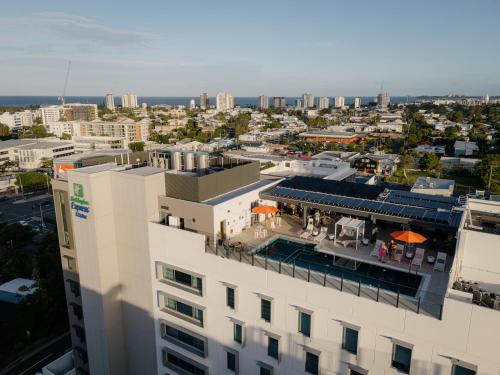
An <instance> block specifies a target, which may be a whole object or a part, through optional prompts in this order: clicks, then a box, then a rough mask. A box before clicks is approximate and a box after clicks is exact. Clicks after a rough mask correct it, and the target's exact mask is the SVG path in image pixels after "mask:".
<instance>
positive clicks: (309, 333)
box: [298, 309, 313, 337]
mask: <svg viewBox="0 0 500 375" xmlns="http://www.w3.org/2000/svg"><path fill="white" fill-rule="evenodd" d="M302 315H307V316H309V328H308V332H304V329H303V327H302ZM312 315H313V314H312V312H311V311H308V310H304V309H298V320H299V321H298V333H301V334H302V335H304V336H305V337H311V335H312Z"/></svg>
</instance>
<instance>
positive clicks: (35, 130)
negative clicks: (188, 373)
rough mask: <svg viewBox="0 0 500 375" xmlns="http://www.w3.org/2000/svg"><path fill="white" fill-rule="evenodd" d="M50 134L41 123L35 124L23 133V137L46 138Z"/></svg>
mask: <svg viewBox="0 0 500 375" xmlns="http://www.w3.org/2000/svg"><path fill="white" fill-rule="evenodd" d="M48 136H49V134H48V133H47V129H45V127H44V126H41V125H33V126H32V127H31V128H30V129H29V131H28V132H26V133H24V134H22V135H21V137H22V138H45V137H48Z"/></svg>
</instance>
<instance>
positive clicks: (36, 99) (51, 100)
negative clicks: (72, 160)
mask: <svg viewBox="0 0 500 375" xmlns="http://www.w3.org/2000/svg"><path fill="white" fill-rule="evenodd" d="M191 99H194V100H195V101H196V104H199V101H200V97H199V96H139V97H138V98H137V100H138V102H139V104H142V103H147V104H149V105H158V104H167V105H173V106H176V105H186V106H187V105H189V101H190V100H191ZM269 99H270V100H269V101H270V104H271V101H272V99H271V97H270V98H269ZM297 99H300V98H299V97H286V100H287V104H289V105H295V101H296V100H297ZM209 100H210V104H211V105H214V104H215V98H213V97H210V98H209ZM373 100H374V97H372V96H370V97H361V102H362V104H367V103H369V102H373ZM345 101H346V104H352V103H353V102H354V97H346V99H345ZM414 101H415V98H414V97H406V96H394V97H391V102H392V103H406V102H409V103H412V102H414ZM317 102H318V97H316V104H317ZM332 102H333V98H332V97H330V103H332ZM66 103H91V104H98V105H99V104H104V96H67V97H66ZM120 103H121V98H120V97H119V96H115V105H120ZM234 103H235V105H237V106H240V107H255V106H257V98H256V97H235V98H234ZM53 104H59V100H58V99H57V96H0V107H28V106H30V105H53Z"/></svg>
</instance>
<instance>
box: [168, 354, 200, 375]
mask: <svg viewBox="0 0 500 375" xmlns="http://www.w3.org/2000/svg"><path fill="white" fill-rule="evenodd" d="M163 364H164V365H165V366H166V367H167V368H169V369H171V370H174V371H176V372H178V373H181V374H188V375H206V374H208V368H207V367H205V366H203V365H202V364H200V363H197V362H195V361H193V360H192V359H190V358H188V357H185V356H183V355H182V354H179V353H177V352H175V351H173V350H172V349H164V350H163Z"/></svg>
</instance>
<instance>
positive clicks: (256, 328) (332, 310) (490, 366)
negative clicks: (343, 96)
mask: <svg viewBox="0 0 500 375" xmlns="http://www.w3.org/2000/svg"><path fill="white" fill-rule="evenodd" d="M149 235H150V246H151V249H150V253H151V264H150V265H151V274H152V275H154V262H155V261H162V262H165V263H169V264H174V265H176V266H178V267H181V268H183V269H186V270H191V271H193V272H196V273H199V274H202V275H205V285H204V288H205V291H206V293H205V296H203V297H201V296H197V295H193V294H191V293H189V292H186V291H183V290H180V289H178V288H175V287H171V286H168V285H166V284H164V283H160V282H157V281H155V280H153V290H152V293H151V297H152V299H153V303H157V291H158V290H161V291H164V292H166V293H169V294H172V295H175V296H178V297H180V298H183V299H185V300H188V301H192V302H194V303H196V304H199V305H202V306H205V307H206V323H207V324H206V327H205V328H200V327H197V326H194V325H192V324H190V323H187V322H185V321H184V320H181V319H178V318H176V317H172V316H171V315H168V314H166V313H164V312H161V311H159V310H158V309H157V308H155V311H154V318H155V320H156V335H157V338H156V340H157V346H158V349H157V351H158V354H159V353H161V348H162V347H171V348H172V349H174V350H176V351H177V352H180V353H181V354H183V355H185V356H187V357H190V358H192V359H193V360H194V361H197V362H199V363H202V364H204V365H206V366H208V367H209V368H210V374H217V375H219V374H221V375H224V374H229V372H227V370H225V351H224V349H223V346H228V347H231V348H233V349H235V350H238V351H239V353H240V354H239V355H240V374H255V373H257V370H258V368H257V366H256V361H257V360H260V361H263V362H265V363H268V364H270V365H272V366H274V369H275V372H274V373H275V374H283V375H284V374H304V358H305V353H304V350H303V346H304V345H307V346H308V347H311V348H314V349H317V350H320V351H321V352H322V354H321V358H320V362H321V374H348V371H347V363H352V364H358V365H359V366H361V367H363V368H365V369H368V370H370V374H375V375H379V374H380V375H381V374H384V375H385V374H396V373H397V372H396V370H394V369H391V368H390V357H391V351H392V338H394V339H398V340H401V341H405V342H408V343H410V344H413V345H414V349H413V357H412V358H413V362H412V370H411V374H428V375H431V374H433V375H434V374H446V375H449V374H451V359H452V358H457V359H460V360H463V361H466V362H469V363H472V364H476V365H478V366H479V370H478V374H481V375H486V374H488V375H498V374H499V373H500V356H499V355H498V354H499V349H498V348H500V325H499V324H495V323H494V322H498V321H499V319H500V312H499V311H494V310H489V309H486V308H482V307H478V306H475V305H473V304H471V303H470V302H469V301H465V302H464V301H462V300H461V299H460V298H453V299H452V298H449V299H447V301H446V303H445V308H444V316H443V320H442V321H440V320H438V319H435V318H430V317H426V316H422V315H417V314H415V313H412V312H409V311H406V310H403V309H397V308H395V307H392V306H389V305H385V304H383V303H377V302H374V301H370V300H367V299H364V298H360V297H356V296H354V295H350V294H347V293H343V292H339V291H337V290H334V289H330V288H324V287H322V286H319V285H314V284H309V283H307V282H305V281H301V280H297V279H293V278H291V277H289V276H285V275H280V274H277V273H274V272H272V271H266V270H264V269H260V268H257V267H252V266H250V265H247V264H240V263H238V262H236V261H232V260H227V259H224V258H221V257H217V256H215V255H212V254H206V253H205V252H204V237H203V236H201V235H199V234H196V233H191V232H187V231H183V230H179V229H175V228H170V227H166V226H163V225H159V224H153V223H150V224H149ZM223 283H229V284H234V285H237V286H238V288H237V292H236V295H237V297H236V299H237V309H236V311H232V310H230V309H229V308H227V307H226V306H225V286H224V285H223ZM259 294H263V295H266V296H269V297H272V298H273V305H272V309H273V321H272V323H271V324H269V323H265V322H264V321H262V320H261V319H260V299H259V297H258V295H259ZM297 306H299V307H302V308H306V309H309V310H312V311H313V318H312V321H313V327H312V336H311V338H305V337H303V336H302V335H299V334H297V333H296V332H297V319H298V313H297V308H296V307H297ZM230 317H233V318H236V319H238V320H240V321H243V322H245V325H246V342H245V345H244V347H241V346H240V345H238V344H237V343H235V342H233V340H232V334H233V329H232V323H231V321H230V319H229V318H230ZM160 318H161V319H165V320H167V321H171V322H173V323H175V324H177V325H180V326H183V327H186V328H188V329H189V330H191V331H195V332H197V333H199V334H200V335H203V336H206V337H208V338H209V347H208V357H207V358H205V359H203V358H200V357H197V356H195V355H193V354H191V353H189V352H187V351H185V350H183V349H181V348H179V347H176V346H175V345H173V344H169V343H167V342H166V341H164V340H162V339H161V337H160V325H159V321H158V319H160ZM341 322H346V323H349V324H353V325H357V326H360V327H361V330H360V336H359V354H358V356H357V358H356V357H355V356H353V355H352V354H349V353H347V352H345V351H343V350H342V349H341V346H340V345H341V339H342V327H343V326H342V323H341ZM265 330H268V331H270V332H272V333H275V334H278V335H281V337H282V338H281V341H280V350H281V352H282V360H281V362H280V363H279V364H278V363H277V362H276V361H275V360H274V359H272V358H270V357H268V356H267V352H266V350H267V341H266V336H265V335H264V331H265ZM165 371H166V368H165V367H163V365H162V364H161V358H160V355H158V373H159V374H163V373H165Z"/></svg>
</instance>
